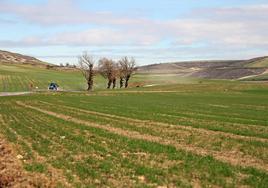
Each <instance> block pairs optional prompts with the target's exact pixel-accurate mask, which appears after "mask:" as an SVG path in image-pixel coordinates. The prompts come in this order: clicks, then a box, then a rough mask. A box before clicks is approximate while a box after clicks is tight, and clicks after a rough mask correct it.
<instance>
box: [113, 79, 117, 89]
mask: <svg viewBox="0 0 268 188" xmlns="http://www.w3.org/2000/svg"><path fill="white" fill-rule="evenodd" d="M115 87H116V78H114V79H113V89H114V88H115Z"/></svg>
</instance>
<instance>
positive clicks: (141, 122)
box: [39, 101, 268, 143]
mask: <svg viewBox="0 0 268 188" xmlns="http://www.w3.org/2000/svg"><path fill="white" fill-rule="evenodd" d="M39 102H41V103H44V104H48V105H54V104H51V103H48V102H44V101H39ZM60 107H63V108H66V109H71V110H76V111H78V112H84V113H87V114H91V115H98V116H102V117H108V118H116V119H120V120H124V121H127V122H134V123H140V124H149V125H157V126H161V127H163V128H174V127H176V128H179V129H184V130H187V131H194V132H198V133H201V134H206V135H207V134H209V135H215V136H225V137H227V138H232V139H241V140H247V141H259V142H265V143H266V142H268V139H266V138H258V137H253V136H244V135H237V134H232V133H227V132H222V131H213V130H208V129H204V128H195V127H190V126H185V125H173V124H168V123H163V122H156V121H152V120H140V119H134V118H129V117H124V116H118V115H112V114H108V113H101V112H96V111H90V110H83V109H79V108H74V107H70V106H65V105H60Z"/></svg>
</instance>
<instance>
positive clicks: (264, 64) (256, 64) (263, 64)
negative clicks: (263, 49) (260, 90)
mask: <svg viewBox="0 0 268 188" xmlns="http://www.w3.org/2000/svg"><path fill="white" fill-rule="evenodd" d="M248 67H255V68H261V67H266V68H267V67H268V58H264V59H262V60H259V61H255V62H254V63H251V64H249V65H248Z"/></svg>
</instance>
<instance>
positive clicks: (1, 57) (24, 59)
mask: <svg viewBox="0 0 268 188" xmlns="http://www.w3.org/2000/svg"><path fill="white" fill-rule="evenodd" d="M0 63H6V64H24V65H25V64H27V65H39V66H45V65H48V63H45V62H42V61H40V60H39V59H36V58H34V57H31V56H26V55H22V54H18V53H12V52H8V51H2V50H0Z"/></svg>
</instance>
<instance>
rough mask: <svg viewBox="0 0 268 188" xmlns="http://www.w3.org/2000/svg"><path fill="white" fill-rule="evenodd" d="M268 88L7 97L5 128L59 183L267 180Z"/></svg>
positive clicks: (30, 164)
mask: <svg viewBox="0 0 268 188" xmlns="http://www.w3.org/2000/svg"><path fill="white" fill-rule="evenodd" d="M148 79H149V78H148ZM137 80H138V78H137ZM167 91H168V92H167ZM267 94H268V87H267V85H266V84H265V83H259V84H251V83H240V82H227V81H202V83H199V82H197V83H195V82H191V84H189V83H187V84H185V83H184V84H168V85H165V86H161V85H158V86H154V87H150V88H132V89H128V90H114V91H112V90H111V91H95V92H92V93H83V92H81V93H53V94H51V93H39V94H34V95H30V96H17V97H2V98H0V103H1V106H0V114H1V116H0V120H1V121H0V122H1V124H0V125H1V126H0V134H1V135H3V136H4V137H5V138H6V139H7V140H8V141H9V142H11V143H14V144H15V145H16V146H17V153H19V154H21V155H23V156H24V159H25V161H23V165H24V169H25V170H27V171H29V172H30V173H42V174H44V175H45V176H47V177H49V176H50V173H51V171H55V170H56V171H58V172H59V173H60V176H61V178H59V179H58V180H57V181H58V182H57V184H59V185H64V183H66V182H68V183H69V184H71V185H72V187H83V186H86V185H87V186H89V185H90V186H93V187H98V186H110V187H125V186H130V187H157V186H170V187H175V186H176V187H194V186H197V185H199V186H202V187H211V186H212V187H215V186H219V187H240V186H248V187H266V185H267V184H268V172H267V169H266V170H265V169H264V168H265V165H266V164H267V163H268V160H267V159H268V141H267V140H268V116H267V111H268V95H267ZM18 101H20V102H22V103H23V104H26V105H28V106H31V107H34V108H35V109H32V108H29V107H25V106H21V105H19V104H18V103H17V102H18ZM37 109H40V110H41V111H40V110H37ZM47 112H53V113H54V114H57V115H59V116H55V115H53V114H50V115H49V114H47ZM66 116H67V117H68V118H67V117H66ZM78 120H79V121H78ZM106 126H108V127H110V128H108V129H105V128H104V127H106ZM113 130H116V131H113ZM117 130H120V131H119V132H117ZM124 133H127V134H124ZM137 135H143V136H137ZM230 135H231V136H230ZM153 138H157V139H156V140H153ZM181 146H182V147H181ZM189 148H194V149H193V150H188V149H189ZM198 151H202V152H203V153H204V155H201V154H200V153H199V152H198ZM202 152H201V153H202ZM240 159H241V160H242V161H243V163H240V164H235V163H233V161H234V160H240ZM252 161H255V162H252Z"/></svg>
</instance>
